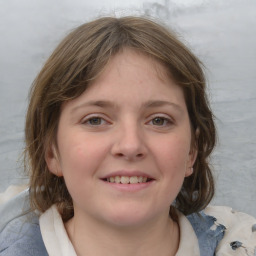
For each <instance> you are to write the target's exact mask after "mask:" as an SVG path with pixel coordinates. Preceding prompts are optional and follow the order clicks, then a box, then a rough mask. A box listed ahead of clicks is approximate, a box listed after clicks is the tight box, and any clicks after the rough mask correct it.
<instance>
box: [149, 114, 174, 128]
mask: <svg viewBox="0 0 256 256" xmlns="http://www.w3.org/2000/svg"><path fill="white" fill-rule="evenodd" d="M151 123H152V124H153V125H156V126H164V125H168V124H169V123H170V120H169V119H167V118H165V117H159V116H158V117H155V118H153V119H152V120H151Z"/></svg>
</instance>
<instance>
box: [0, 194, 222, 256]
mask: <svg viewBox="0 0 256 256" xmlns="http://www.w3.org/2000/svg"><path fill="white" fill-rule="evenodd" d="M0 217H1V219H0V256H7V255H8V256H30V255H31V256H35V255H36V256H46V255H48V253H47V251H46V248H45V246H44V243H43V240H42V236H41V232H40V227H39V221H38V216H37V215H36V214H35V213H34V212H31V211H30V207H29V200H28V191H24V192H22V193H21V194H19V195H18V196H16V197H15V198H13V199H12V200H10V201H9V202H8V203H6V204H4V205H0ZM187 218H188V220H189V221H190V223H191V225H192V226H193V228H194V231H195V233H196V235H197V238H198V242H199V247H200V255H202V256H213V255H215V249H216V247H217V245H218V243H219V242H220V240H221V239H222V238H223V235H224V232H225V227H224V226H223V225H218V226H217V228H216V229H214V230H212V229H211V227H212V226H213V225H214V222H215V221H216V219H215V218H214V217H212V216H209V215H206V214H205V213H204V212H201V213H200V214H192V215H189V216H187Z"/></svg>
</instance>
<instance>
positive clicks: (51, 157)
mask: <svg viewBox="0 0 256 256" xmlns="http://www.w3.org/2000/svg"><path fill="white" fill-rule="evenodd" d="M44 158H45V162H46V164H47V167H48V169H49V171H50V172H51V173H53V174H54V175H56V176H58V177H61V176H63V174H62V171H61V167H60V161H59V157H58V154H57V151H56V149H55V146H53V145H51V146H49V147H48V149H47V150H46V151H45V156H44Z"/></svg>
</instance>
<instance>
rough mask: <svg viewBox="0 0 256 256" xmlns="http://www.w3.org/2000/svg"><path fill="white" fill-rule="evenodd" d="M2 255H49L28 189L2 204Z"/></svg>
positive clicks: (0, 246) (0, 227)
mask: <svg viewBox="0 0 256 256" xmlns="http://www.w3.org/2000/svg"><path fill="white" fill-rule="evenodd" d="M0 216H1V221H0V256H7V255H8V256H12V255H13V256H14V255H15V256H24V255H27V256H29V255H31V256H32V255H33V256H34V255H37V256H46V255H48V254H47V252H46V249H45V246H44V243H43V240H42V236H41V231H40V227H39V223H38V216H37V214H35V213H34V212H31V210H30V207H29V202H28V191H24V192H22V193H21V194H19V195H17V196H15V197H14V198H12V199H11V200H10V201H8V202H6V203H4V204H1V206H0Z"/></svg>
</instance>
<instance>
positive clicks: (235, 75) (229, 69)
mask: <svg viewBox="0 0 256 256" xmlns="http://www.w3.org/2000/svg"><path fill="white" fill-rule="evenodd" d="M107 14H108V15H109V14H110V15H114V14H115V15H117V16H120V15H129V14H136V15H140V14H147V15H151V16H154V17H156V18H158V19H160V20H163V21H164V22H165V23H166V24H167V25H168V26H170V27H172V28H173V29H174V30H175V31H177V32H178V33H179V35H180V39H181V40H182V41H183V42H185V43H186V44H187V45H188V46H189V47H190V48H191V49H192V50H193V51H194V52H195V53H196V54H197V55H198V56H199V58H201V60H202V61H203V62H204V64H205V66H206V73H207V77H208V81H209V95H210V100H211V103H212V108H213V110H214V112H215V115H216V122H217V126H218V131H219V144H218V147H217V148H216V150H215V153H214V155H213V157H212V166H213V167H214V171H215V177H216V182H217V193H216V196H215V198H214V200H213V202H212V203H213V204H218V205H228V206H231V207H233V208H235V209H237V210H240V211H244V212H247V213H249V214H252V215H254V216H255V217H256V198H255V196H256V84H255V81H256V1H255V0H240V1H239V0H225V1H224V0H222V1H220V0H212V1H206V0H201V1H200V0H194V1H192V0H191V1H190V0H180V1H178V0H176V1H174V0H173V1H168V0H165V1H149V0H129V1H121V0H120V1H113V0H94V1H83V0H73V1H68V0H55V1H51V0H37V1H34V0H23V1H20V0H8V1H5V0H0V38H1V39H0V193H1V192H3V191H4V190H5V189H6V188H7V187H8V186H9V185H10V184H21V183H26V181H27V180H26V177H25V176H24V175H23V168H22V161H18V159H19V157H20V156H21V154H22V148H23V127H24V117H25V112H26V106H27V94H28V90H29V87H30V85H31V83H32V81H33V79H34V78H35V76H36V74H37V72H38V71H39V70H40V68H41V67H42V65H43V63H44V62H45V60H46V59H47V57H48V56H49V54H50V53H51V51H52V50H53V49H54V48H55V46H56V45H57V43H58V42H59V41H60V39H61V38H62V37H63V36H64V35H66V33H67V32H68V31H69V30H70V29H72V28H74V27H75V26H77V25H79V24H81V23H83V22H86V21H89V20H90V19H92V18H96V17H98V16H102V15H107Z"/></svg>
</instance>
